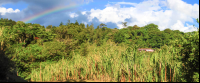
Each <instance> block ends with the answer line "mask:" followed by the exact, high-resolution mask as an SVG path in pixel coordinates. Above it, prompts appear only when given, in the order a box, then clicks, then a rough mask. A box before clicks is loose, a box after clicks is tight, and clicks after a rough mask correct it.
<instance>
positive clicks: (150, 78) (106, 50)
mask: <svg viewBox="0 0 200 83" xmlns="http://www.w3.org/2000/svg"><path fill="white" fill-rule="evenodd" d="M127 48H128V46H123V47H122V46H116V45H115V44H114V43H112V45H111V44H110V43H108V44H105V45H103V46H100V47H98V48H97V47H96V46H95V45H94V44H93V45H89V46H88V50H89V53H88V56H87V57H85V56H81V55H80V53H79V52H77V53H75V52H74V53H73V60H72V61H69V60H65V59H62V60H60V61H58V62H56V63H51V64H44V63H45V62H44V63H41V68H40V69H33V70H32V73H31V80H32V81H55V80H56V81H60V80H67V79H84V80H99V81H109V82H110V81H115V82H118V81H126V82H129V81H131V82H161V81H162V82H165V81H169V80H170V79H168V78H167V77H166V76H168V75H166V74H168V73H166V74H165V72H166V71H169V70H166V68H167V67H168V69H172V70H171V71H172V72H171V76H172V77H170V78H171V79H176V78H177V76H178V75H179V73H178V66H177V64H178V63H180V62H178V61H177V60H174V59H173V58H174V57H176V53H175V51H174V49H172V48H170V47H169V48H167V49H166V50H157V51H155V52H153V53H148V52H138V51H136V48H131V50H130V51H129V52H128V51H127V50H126V49H127ZM134 50H135V51H134ZM169 51H171V52H169ZM173 71H174V72H173ZM175 72H176V73H175ZM171 81H173V82H176V80H171Z"/></svg>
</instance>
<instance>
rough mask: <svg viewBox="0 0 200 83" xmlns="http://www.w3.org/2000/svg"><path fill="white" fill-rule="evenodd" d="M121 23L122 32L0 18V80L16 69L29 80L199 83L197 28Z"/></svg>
mask: <svg viewBox="0 0 200 83" xmlns="http://www.w3.org/2000/svg"><path fill="white" fill-rule="evenodd" d="M197 22H198V23H199V21H198V19H197ZM126 23H127V22H123V23H122V24H123V25H124V27H126V28H123V29H116V28H115V29H111V28H107V27H106V25H105V24H103V23H101V24H100V25H99V26H97V28H95V29H94V27H93V24H91V25H86V26H85V25H84V24H83V23H78V22H77V21H76V22H75V23H70V21H68V23H66V25H64V24H63V23H62V22H61V23H60V25H59V26H57V27H56V26H52V25H49V26H47V27H46V28H45V27H44V26H41V25H40V24H31V23H27V24H25V23H23V22H21V21H18V22H15V21H12V20H8V19H1V20H0V42H1V45H0V48H1V49H0V65H1V67H0V74H1V76H0V78H2V79H3V78H4V77H5V75H6V73H8V72H14V70H17V72H18V73H17V74H18V76H21V77H22V78H24V79H26V80H29V81H52V80H66V79H93V80H100V81H133V82H135V81H145V82H153V81H156V82H158V81H161V82H164V81H168V82H169V81H173V82H199V29H198V31H193V32H188V33H183V32H180V31H179V30H170V29H165V30H164V31H160V30H159V29H158V26H157V25H155V24H153V23H151V24H148V25H146V26H143V27H138V26H137V25H134V26H127V25H126ZM138 48H153V49H155V50H156V51H155V52H153V53H146V52H138V51H137V49H138ZM11 69H14V70H11ZM0 80H1V79H0Z"/></svg>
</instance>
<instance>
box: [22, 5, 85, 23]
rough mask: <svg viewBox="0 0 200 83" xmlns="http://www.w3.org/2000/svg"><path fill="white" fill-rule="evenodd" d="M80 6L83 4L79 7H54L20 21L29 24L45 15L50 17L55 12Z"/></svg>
mask: <svg viewBox="0 0 200 83" xmlns="http://www.w3.org/2000/svg"><path fill="white" fill-rule="evenodd" d="M81 5H83V4H79V5H76V4H70V5H69V6H59V7H55V8H52V9H48V10H46V11H43V12H40V13H38V14H35V15H33V16H31V17H28V18H25V19H23V20H22V21H23V22H25V23H30V22H31V21H34V20H36V19H39V18H41V17H44V16H46V15H50V14H53V13H55V12H59V11H63V10H66V9H71V8H75V7H78V6H81Z"/></svg>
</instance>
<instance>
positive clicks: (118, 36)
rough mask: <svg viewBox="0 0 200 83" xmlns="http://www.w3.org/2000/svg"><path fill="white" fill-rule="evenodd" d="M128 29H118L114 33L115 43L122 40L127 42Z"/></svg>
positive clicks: (128, 36)
mask: <svg viewBox="0 0 200 83" xmlns="http://www.w3.org/2000/svg"><path fill="white" fill-rule="evenodd" d="M129 33H130V31H129V30H128V29H120V30H119V31H118V32H117V33H115V35H114V38H115V39H114V40H115V42H116V43H122V42H129V41H128V39H129V38H130V35H129Z"/></svg>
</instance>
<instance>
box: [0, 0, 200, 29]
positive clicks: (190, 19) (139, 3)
mask: <svg viewBox="0 0 200 83" xmlns="http://www.w3.org/2000/svg"><path fill="white" fill-rule="evenodd" d="M0 18H8V19H12V20H14V21H23V22H25V23H36V24H40V25H42V26H48V25H53V26H59V24H60V23H61V22H63V23H64V24H66V23H67V22H68V20H70V22H71V23H74V22H75V21H76V20H77V21H78V22H79V23H84V24H89V25H91V24H94V27H95V28H96V27H97V26H98V25H99V24H101V23H104V24H106V25H107V27H108V28H111V29H113V28H118V29H122V28H123V26H122V22H127V26H134V25H137V26H139V27H143V26H145V25H147V24H150V23H154V24H156V25H158V28H159V29H160V30H161V31H163V30H164V29H166V28H169V29H171V30H179V31H182V32H192V31H196V30H197V29H196V28H195V27H199V24H198V23H197V22H196V19H197V18H198V19H199V0H0ZM193 25H195V27H193Z"/></svg>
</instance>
